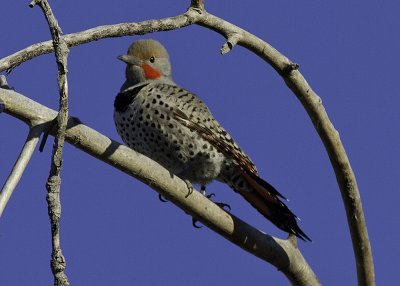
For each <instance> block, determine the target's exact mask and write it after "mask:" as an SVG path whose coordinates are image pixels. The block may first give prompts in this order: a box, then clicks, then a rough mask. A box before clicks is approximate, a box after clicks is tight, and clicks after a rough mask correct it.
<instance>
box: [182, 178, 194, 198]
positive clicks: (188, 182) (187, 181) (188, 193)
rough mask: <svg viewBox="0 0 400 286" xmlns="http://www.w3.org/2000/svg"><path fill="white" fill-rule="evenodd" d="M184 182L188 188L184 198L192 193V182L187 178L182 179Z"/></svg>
mask: <svg viewBox="0 0 400 286" xmlns="http://www.w3.org/2000/svg"><path fill="white" fill-rule="evenodd" d="M183 181H184V182H185V183H186V186H187V188H188V192H187V194H186V196H185V198H187V197H189V196H190V195H191V194H192V193H193V186H192V183H191V182H190V181H189V180H183Z"/></svg>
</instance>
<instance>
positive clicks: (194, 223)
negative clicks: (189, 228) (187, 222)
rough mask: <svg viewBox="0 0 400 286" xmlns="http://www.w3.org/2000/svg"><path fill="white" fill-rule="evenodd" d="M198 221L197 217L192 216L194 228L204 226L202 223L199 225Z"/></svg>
mask: <svg viewBox="0 0 400 286" xmlns="http://www.w3.org/2000/svg"><path fill="white" fill-rule="evenodd" d="M198 221H199V220H198V219H195V218H194V217H192V225H193V227H194V228H202V226H201V225H197V222H198Z"/></svg>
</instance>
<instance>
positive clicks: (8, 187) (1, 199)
mask: <svg viewBox="0 0 400 286" xmlns="http://www.w3.org/2000/svg"><path fill="white" fill-rule="evenodd" d="M42 131H43V128H42V126H33V127H32V128H30V130H29V133H28V137H27V138H26V141H25V144H24V147H23V148H22V150H21V153H20V154H19V156H18V159H17V161H16V162H15V164H14V167H13V169H12V170H11V173H10V175H9V176H8V178H7V181H6V182H5V183H4V186H3V188H2V190H1V193H0V217H1V215H2V214H3V211H4V208H5V207H6V205H7V203H8V200H9V199H10V197H11V195H12V194H13V192H14V190H15V188H16V187H17V185H18V182H19V180H20V179H21V177H22V174H23V173H24V171H25V168H26V166H27V165H28V163H29V161H30V159H31V157H32V154H33V151H35V148H36V145H37V144H38V142H39V137H40V133H41V132H42Z"/></svg>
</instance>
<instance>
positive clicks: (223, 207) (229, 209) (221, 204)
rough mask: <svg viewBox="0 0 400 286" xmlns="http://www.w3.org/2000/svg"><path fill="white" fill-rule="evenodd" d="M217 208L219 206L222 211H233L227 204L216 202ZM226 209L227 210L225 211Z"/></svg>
mask: <svg viewBox="0 0 400 286" xmlns="http://www.w3.org/2000/svg"><path fill="white" fill-rule="evenodd" d="M214 203H215V204H216V205H217V206H219V207H220V208H221V209H223V210H224V211H226V212H228V213H229V212H230V211H231V210H232V208H231V206H230V205H228V204H225V203H216V202H214ZM225 208H226V209H225Z"/></svg>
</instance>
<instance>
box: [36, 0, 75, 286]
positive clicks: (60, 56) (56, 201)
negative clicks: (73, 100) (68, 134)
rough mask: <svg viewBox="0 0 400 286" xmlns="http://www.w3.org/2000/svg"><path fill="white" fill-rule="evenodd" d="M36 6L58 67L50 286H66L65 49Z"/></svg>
mask: <svg viewBox="0 0 400 286" xmlns="http://www.w3.org/2000/svg"><path fill="white" fill-rule="evenodd" d="M36 4H37V5H38V6H40V8H41V9H42V11H43V13H44V16H45V18H46V20H47V24H48V25H49V28H50V33H51V36H52V38H53V46H54V50H55V56H56V62H57V67H58V76H57V78H58V89H59V95H60V99H59V100H60V103H59V105H60V107H59V112H58V115H57V133H56V137H55V140H54V145H53V154H52V160H51V166H50V174H49V177H48V179H47V183H46V188H47V197H46V200H47V204H48V212H49V216H50V223H51V234H52V255H51V270H52V272H53V275H54V285H56V286H68V285H69V281H68V277H67V275H66V274H65V267H66V262H65V258H64V256H63V254H62V251H61V245H60V224H59V220H60V216H61V202H60V185H61V177H60V173H61V165H62V152H63V148H64V141H65V130H66V129H67V123H68V79H67V73H68V71H67V59H68V53H69V49H68V46H67V44H66V43H65V40H64V39H63V38H62V37H61V34H62V31H61V28H60V26H59V25H58V22H57V19H56V18H55V16H54V14H53V11H52V10H51V7H50V5H49V3H48V2H47V0H33V1H32V2H31V4H30V7H33V6H35V5H36Z"/></svg>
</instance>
